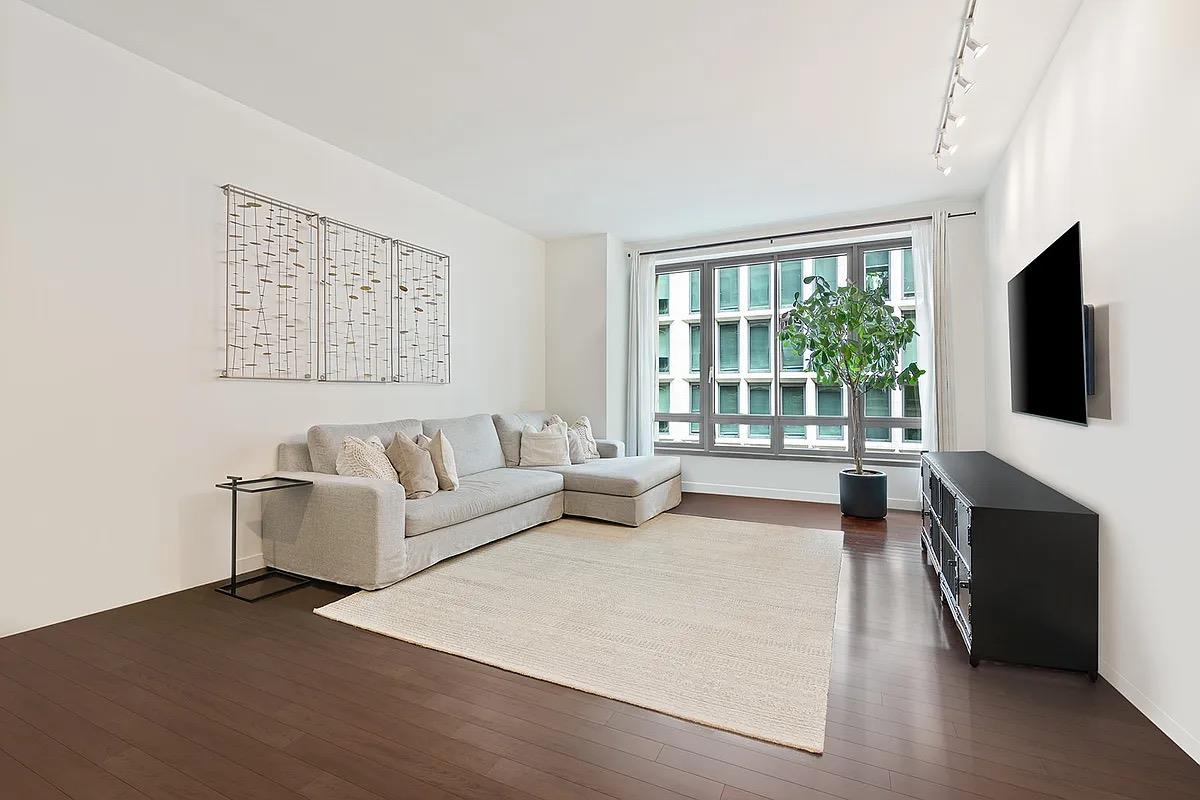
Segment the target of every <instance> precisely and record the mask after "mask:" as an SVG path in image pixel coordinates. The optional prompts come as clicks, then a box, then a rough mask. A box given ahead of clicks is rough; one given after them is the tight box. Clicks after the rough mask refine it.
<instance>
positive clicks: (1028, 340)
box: [1008, 222, 1087, 425]
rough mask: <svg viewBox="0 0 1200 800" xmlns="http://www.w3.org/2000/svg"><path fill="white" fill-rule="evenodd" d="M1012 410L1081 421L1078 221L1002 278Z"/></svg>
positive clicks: (1083, 368)
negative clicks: (1005, 279) (1010, 276)
mask: <svg viewBox="0 0 1200 800" xmlns="http://www.w3.org/2000/svg"><path fill="white" fill-rule="evenodd" d="M1008 336H1009V353H1010V357H1009V361H1010V364H1011V368H1012V408H1013V411H1017V412H1020V413H1023V414H1036V415H1037V416H1039V417H1050V418H1051V419H1059V420H1064V421H1066V422H1074V423H1078V424H1080V425H1086V424H1087V362H1086V350H1085V348H1086V342H1085V336H1084V310H1083V275H1082V270H1081V267H1080V261H1079V223H1078V222H1077V223H1075V224H1074V225H1073V226H1072V227H1071V229H1070V230H1068V231H1067V232H1066V233H1064V234H1063V235H1062V236H1060V237H1058V239H1057V240H1056V241H1055V242H1054V243H1053V244H1051V245H1050V246H1049V247H1047V248H1046V249H1045V251H1043V252H1042V254H1041V255H1040V256H1038V257H1037V258H1035V259H1034V260H1033V261H1031V262H1030V263H1029V266H1027V267H1025V269H1023V270H1021V271H1020V272H1018V273H1017V274H1016V276H1015V277H1013V279H1012V280H1010V281H1009V282H1008Z"/></svg>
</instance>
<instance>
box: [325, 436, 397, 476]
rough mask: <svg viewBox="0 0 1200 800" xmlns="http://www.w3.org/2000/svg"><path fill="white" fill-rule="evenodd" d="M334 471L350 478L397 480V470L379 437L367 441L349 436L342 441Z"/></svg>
mask: <svg viewBox="0 0 1200 800" xmlns="http://www.w3.org/2000/svg"><path fill="white" fill-rule="evenodd" d="M334 469H336V470H337V474H338V475H345V476H347V477H350V478H377V479H379V480H385V481H394V480H396V470H395V469H394V468H393V467H392V462H391V461H389V460H388V457H387V453H385V452H383V442H382V441H380V440H379V437H378V436H372V437H371V438H370V439H367V440H366V441H363V440H362V439H359V438H358V437H357V436H347V437H346V438H345V439H343V440H342V449H341V450H339V451H338V455H337V462H336V463H335V465H334Z"/></svg>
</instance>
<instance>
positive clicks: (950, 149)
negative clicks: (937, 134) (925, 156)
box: [937, 139, 958, 156]
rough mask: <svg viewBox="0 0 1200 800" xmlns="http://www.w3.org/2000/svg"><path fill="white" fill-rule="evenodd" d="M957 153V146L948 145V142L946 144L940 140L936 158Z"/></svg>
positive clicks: (943, 140)
mask: <svg viewBox="0 0 1200 800" xmlns="http://www.w3.org/2000/svg"><path fill="white" fill-rule="evenodd" d="M957 152H958V145H957V144H950V142H947V141H946V140H945V139H942V140H940V141H939V142H938V151H937V154H938V156H952V155H954V154H955V153H957Z"/></svg>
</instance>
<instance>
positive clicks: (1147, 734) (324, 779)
mask: <svg viewBox="0 0 1200 800" xmlns="http://www.w3.org/2000/svg"><path fill="white" fill-rule="evenodd" d="M675 513H682V514H695V515H701V516H712V517H725V518H731V519H739V520H749V521H758V522H771V523H781V524H786V525H802V526H806V527H817V528H837V529H842V530H844V531H845V533H846V536H845V559H844V562H843V566H842V582H841V587H840V594H839V599H838V614H837V623H836V635H835V652H834V658H833V674H832V687H831V691H830V697H829V719H828V725H827V729H826V752H825V754H824V755H823V756H814V755H811V754H807V753H802V752H798V751H794V750H789V749H787V748H783V747H778V746H775V745H770V744H764V743H761V742H757V741H753V740H750V739H746V738H744V737H741V736H737V735H733V734H730V733H725V732H722V731H717V730H713V729H709V728H705V727H703V726H700V725H696V724H693V723H689V722H683V721H680V720H676V719H673V718H671V717H667V716H664V715H662V714H657V713H654V712H650V711H646V710H643V709H639V708H635V707H633V706H628V705H625V704H622V703H618V702H615V701H612V700H606V699H603V698H600V697H595V696H592V695H588V694H584V693H581V692H577V691H573V690H570V689H566V688H563V687H560V686H556V685H554V684H548V683H543V682H541V681H537V680H533V679H531V678H526V677H523V676H521V675H515V674H512V673H508V672H504V671H502V670H498V669H494V668H492V667H487V666H483V665H481V664H478V663H475V662H471V661H467V660H464V659H460V658H456V657H453V656H448V655H445V654H442V653H438V652H434V651H431V650H425V649H422V648H420V647H417V646H414V645H409V644H405V643H403V642H398V641H394V640H391V639H387V638H384V637H382V636H376V635H374V634H371V633H367V632H364V631H360V630H357V629H354V628H350V627H348V626H345V625H341V624H338V623H336V622H332V621H330V620H326V619H323V618H321V617H318V616H316V615H315V614H312V613H311V609H312V608H314V607H316V606H319V605H323V604H324V603H327V602H330V601H332V600H334V599H336V598H338V597H339V596H341V595H343V594H345V593H346V591H347V590H344V589H339V588H336V587H327V586H321V587H318V586H313V587H307V588H303V589H299V590H296V591H294V592H291V593H290V594H286V595H282V596H280V597H276V598H272V599H269V600H266V601H263V602H260V603H258V604H254V605H250V604H245V603H241V602H238V601H236V600H232V599H230V598H227V597H224V596H221V595H219V594H217V593H216V592H213V591H212V590H211V588H208V587H201V588H197V589H191V590H188V591H184V592H179V593H177V594H173V595H169V596H166V597H161V598H158V599H155V600H149V601H146V602H144V603H138V604H136V605H132V606H127V607H125V608H120V609H115V610H113V611H107V612H104V613H101V614H95V615H92V616H90V617H85V618H82V619H77V620H73V621H70V622H65V623H62V624H59V625H54V626H51V627H48V628H43V629H40V630H37V631H32V632H29V633H24V634H20V635H17V636H11V637H8V638H6V639H0V797H2V798H4V799H5V800H8V798H13V800H24V799H25V798H60V799H61V798H64V797H71V798H105V800H112V799H114V798H130V799H133V798H137V800H143V798H191V799H203V798H210V799H215V800H220V799H221V798H226V799H227V800H234V798H238V800H240V799H241V798H255V799H259V798H267V799H272V798H280V799H281V800H282V798H302V797H303V798H310V799H311V800H324V799H326V798H328V799H329V800H341V799H343V798H345V799H347V800H367V799H371V800H375V799H377V798H462V799H463V800H472V799H473V798H493V797H496V798H512V799H513V800H516V799H517V798H545V800H558V798H588V799H590V800H605V799H606V798H630V799H631V800H632V798H671V799H672V800H675V799H677V798H693V800H754V798H776V800H783V799H785V798H825V799H826V800H828V798H842V800H864V799H865V800H888V799H889V798H913V797H915V798H929V799H930V800H943V799H944V798H979V797H983V798H992V800H1017V799H1018V798H1064V799H1067V800H1104V799H1105V798H1111V799H1113V800H1116V798H1147V799H1149V798H1153V799H1154V800H1160V799H1162V800H1172V799H1174V798H1179V799H1180V800H1182V799H1183V798H1200V766H1197V765H1196V764H1195V763H1194V762H1192V761H1191V760H1190V759H1189V758H1188V757H1187V756H1186V755H1185V754H1184V753H1183V752H1182V751H1180V750H1179V748H1177V747H1176V746H1175V745H1174V744H1172V743H1171V742H1170V741H1169V740H1168V739H1167V738H1166V736H1164V735H1163V734H1162V733H1160V732H1159V731H1158V730H1157V729H1156V728H1154V727H1153V726H1152V725H1151V724H1150V723H1149V722H1148V721H1147V720H1146V719H1145V718H1144V717H1143V716H1142V715H1141V714H1140V713H1138V712H1137V711H1136V710H1135V709H1134V708H1133V706H1131V705H1130V704H1129V703H1128V702H1126V701H1125V700H1124V699H1123V698H1122V697H1121V696H1120V695H1119V694H1118V693H1117V692H1116V691H1115V690H1114V689H1113V688H1112V687H1111V686H1109V685H1108V684H1107V683H1106V682H1105V681H1104V680H1103V679H1101V680H1100V682H1099V683H1097V684H1095V685H1093V684H1090V683H1088V681H1087V679H1086V678H1085V677H1083V676H1081V675H1076V674H1066V673H1060V672H1052V671H1045V670H1033V669H1022V668H1015V667H1007V666H1000V665H993V664H984V665H982V666H981V667H980V668H979V669H977V670H973V669H971V668H970V667H969V666H968V665H967V663H966V657H965V654H964V652H963V649H962V645H961V643H960V641H959V639H958V634H957V632H956V631H955V630H954V628H953V623H952V622H951V620H950V618H949V616H948V614H947V612H946V611H945V609H944V608H943V607H942V606H941V604H940V603H939V601H938V600H937V597H936V595H935V593H934V591H933V585H932V583H931V579H930V573H929V571H928V570H927V568H926V567H925V566H924V565H923V562H922V558H921V553H920V546H919V542H918V534H917V531H918V524H919V518H918V516H917V515H916V514H913V513H904V512H892V513H891V514H890V515H889V517H888V519H887V520H886V521H885V522H879V523H852V522H849V521H845V522H844V521H843V520H842V518H841V517H840V516H839V515H838V514H837V510H836V508H834V507H832V506H822V505H814V504H807V503H795V502H788V501H773V500H751V499H739V498H729V497H716V496H708V495H685V498H684V502H683V504H682V505H681V506H680V507H679V508H678V509H676V512H675Z"/></svg>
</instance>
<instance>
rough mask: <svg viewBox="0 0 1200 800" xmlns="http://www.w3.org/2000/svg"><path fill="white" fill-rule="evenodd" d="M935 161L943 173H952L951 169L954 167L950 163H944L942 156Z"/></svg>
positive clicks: (938, 169) (939, 170)
mask: <svg viewBox="0 0 1200 800" xmlns="http://www.w3.org/2000/svg"><path fill="white" fill-rule="evenodd" d="M933 163H934V164H935V165H936V166H937V171H938V172H940V173H942V174H943V175H949V174H950V170H951V169H952V167H951V166H950V165H949V164H943V163H942V160H941V159H940V158H939V159H935V160H934V162H933Z"/></svg>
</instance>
